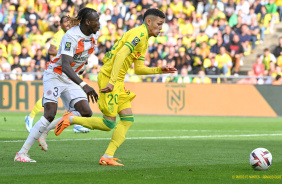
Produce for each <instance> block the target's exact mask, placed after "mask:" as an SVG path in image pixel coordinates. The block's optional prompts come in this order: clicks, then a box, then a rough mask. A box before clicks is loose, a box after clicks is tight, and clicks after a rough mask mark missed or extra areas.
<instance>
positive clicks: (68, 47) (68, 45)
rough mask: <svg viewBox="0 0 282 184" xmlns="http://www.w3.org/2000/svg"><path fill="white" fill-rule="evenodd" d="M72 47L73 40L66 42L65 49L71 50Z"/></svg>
mask: <svg viewBox="0 0 282 184" xmlns="http://www.w3.org/2000/svg"><path fill="white" fill-rule="evenodd" d="M70 48H71V42H66V45H65V51H70Z"/></svg>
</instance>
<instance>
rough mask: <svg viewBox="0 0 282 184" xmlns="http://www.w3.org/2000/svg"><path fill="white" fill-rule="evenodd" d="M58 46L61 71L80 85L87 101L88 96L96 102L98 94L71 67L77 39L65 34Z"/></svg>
mask: <svg viewBox="0 0 282 184" xmlns="http://www.w3.org/2000/svg"><path fill="white" fill-rule="evenodd" d="M75 43H76V44H75ZM60 46H61V55H62V72H64V73H65V74H66V75H67V76H68V77H69V78H70V79H71V80H72V81H73V82H74V83H76V84H78V85H79V86H80V87H82V89H83V90H84V92H85V93H86V94H87V98H88V102H90V100H89V98H90V97H91V100H92V102H93V103H94V100H95V101H96V102H97V100H98V95H97V93H96V91H95V90H94V89H93V88H92V87H90V86H89V85H88V84H87V83H86V82H84V81H83V80H82V79H80V78H79V77H78V76H77V75H76V73H75V71H74V70H73V68H72V67H71V64H72V63H73V56H74V54H75V52H76V48H77V41H76V40H75V39H74V38H72V37H71V36H70V35H67V34H65V35H64V37H63V39H62V41H61V45H60Z"/></svg>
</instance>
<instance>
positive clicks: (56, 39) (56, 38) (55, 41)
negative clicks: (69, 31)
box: [51, 29, 65, 50]
mask: <svg viewBox="0 0 282 184" xmlns="http://www.w3.org/2000/svg"><path fill="white" fill-rule="evenodd" d="M64 35H65V31H64V30H63V29H61V30H59V31H58V32H57V33H55V35H54V37H53V41H52V43H51V45H54V46H55V47H56V49H57V50H59V47H60V43H61V40H62V38H63V36H64Z"/></svg>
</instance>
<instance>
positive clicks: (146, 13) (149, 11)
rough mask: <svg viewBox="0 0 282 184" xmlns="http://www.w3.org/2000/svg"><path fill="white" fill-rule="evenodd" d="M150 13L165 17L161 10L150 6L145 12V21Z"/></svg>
mask: <svg viewBox="0 0 282 184" xmlns="http://www.w3.org/2000/svg"><path fill="white" fill-rule="evenodd" d="M149 15H154V16H157V17H160V18H163V19H164V18H165V14H164V13H163V12H162V11H161V10H159V9H155V8H150V9H148V10H147V11H146V12H145V14H144V17H143V21H144V20H145V18H146V17H147V16H149Z"/></svg>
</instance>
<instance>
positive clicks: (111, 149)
mask: <svg viewBox="0 0 282 184" xmlns="http://www.w3.org/2000/svg"><path fill="white" fill-rule="evenodd" d="M128 103H130V102H128ZM119 116H120V121H119V123H118V124H117V125H116V128H115V129H114V132H113V135H112V139H111V141H110V143H109V146H108V148H107V150H106V152H105V154H104V155H103V156H102V157H101V159H100V161H99V163H100V164H101V165H119V166H123V164H120V163H116V161H115V158H114V154H115V152H116V150H117V149H118V148H119V147H120V146H121V144H122V143H123V142H124V141H125V136H126V133H127V131H128V129H129V128H130V127H131V125H132V124H133V122H134V117H133V114H132V109H131V108H127V109H124V110H122V111H120V112H119ZM113 161H114V162H113Z"/></svg>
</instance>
